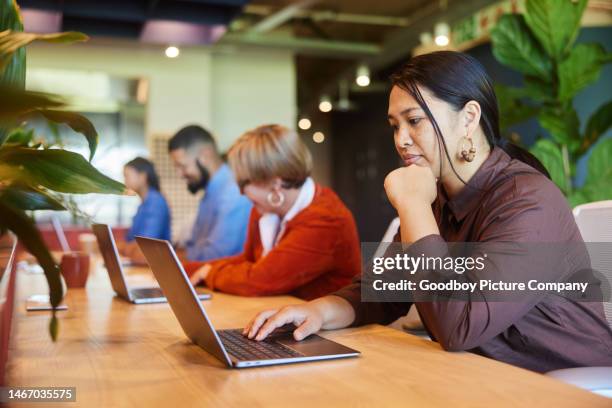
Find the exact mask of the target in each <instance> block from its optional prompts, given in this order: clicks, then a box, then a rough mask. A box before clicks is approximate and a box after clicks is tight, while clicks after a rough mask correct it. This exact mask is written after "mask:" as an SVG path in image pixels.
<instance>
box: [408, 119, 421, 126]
mask: <svg viewBox="0 0 612 408" xmlns="http://www.w3.org/2000/svg"><path fill="white" fill-rule="evenodd" d="M420 121H421V118H412V119H409V120H408V123H410V124H411V125H418V124H419V122H420Z"/></svg>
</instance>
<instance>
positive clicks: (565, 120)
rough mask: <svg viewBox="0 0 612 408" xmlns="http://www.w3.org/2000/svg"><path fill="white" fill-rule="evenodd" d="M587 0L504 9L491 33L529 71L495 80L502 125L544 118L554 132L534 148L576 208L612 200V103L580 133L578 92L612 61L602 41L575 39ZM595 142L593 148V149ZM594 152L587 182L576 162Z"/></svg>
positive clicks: (503, 55) (504, 53) (508, 61)
mask: <svg viewBox="0 0 612 408" xmlns="http://www.w3.org/2000/svg"><path fill="white" fill-rule="evenodd" d="M586 5H587V0H579V1H572V0H526V2H525V13H524V14H505V15H503V16H502V17H501V18H500V20H499V21H498V23H497V24H496V26H495V27H494V28H493V30H492V31H491V41H492V43H493V55H494V56H495V58H496V59H497V60H498V61H499V62H501V63H502V64H504V65H507V66H509V67H511V68H513V69H515V70H517V71H519V72H521V73H522V74H523V75H524V77H523V79H524V81H523V82H524V86H523V87H522V88H511V87H507V86H503V85H498V86H496V92H497V94H498V98H499V100H500V114H501V127H502V129H506V128H507V127H509V126H511V125H513V124H516V123H520V122H523V121H525V120H527V119H529V118H531V117H537V119H538V122H539V123H540V125H541V126H542V128H544V129H546V130H547V131H548V133H549V134H550V138H540V139H539V140H537V141H536V142H535V144H534V145H533V146H532V147H531V148H530V151H531V152H532V153H533V154H534V155H535V156H536V157H537V158H538V159H539V160H540V161H541V162H542V164H544V166H545V167H546V168H547V170H548V171H549V173H550V175H551V177H552V179H553V181H554V182H555V183H556V184H557V186H558V187H559V188H560V189H561V191H563V193H564V194H565V195H566V197H567V199H568V201H569V202H570V204H571V205H572V206H575V205H578V204H581V203H584V202H589V201H598V200H606V199H611V198H612V139H610V138H604V139H602V140H600V139H601V136H602V135H604V133H605V132H606V131H607V130H608V129H609V128H610V126H611V125H612V101H608V102H606V103H604V104H603V105H602V106H600V107H599V108H598V109H597V110H596V111H595V113H593V114H592V116H591V117H590V118H589V119H588V121H587V123H586V126H585V128H584V130H583V131H581V129H580V128H581V126H580V120H579V118H578V114H577V113H576V109H575V108H574V105H573V99H574V97H575V96H576V95H577V94H578V93H579V92H580V91H581V90H583V89H584V88H585V87H586V86H587V85H590V84H592V83H594V82H596V81H597V79H598V78H599V75H600V73H601V69H602V67H603V66H604V65H605V64H607V63H609V62H610V61H612V54H610V53H607V52H606V50H605V49H604V48H603V47H602V46H601V44H597V43H591V44H575V41H576V37H577V35H578V32H579V30H580V20H581V18H582V14H583V13H584V9H585V7H586ZM591 148H592V149H591ZM590 150H592V151H591V152H590V157H589V160H588V172H587V178H586V182H585V183H584V185H583V186H582V187H580V188H578V187H577V186H576V183H575V175H576V163H577V162H578V161H579V160H580V159H581V158H582V157H583V156H584V155H586V154H587V152H589V151H590Z"/></svg>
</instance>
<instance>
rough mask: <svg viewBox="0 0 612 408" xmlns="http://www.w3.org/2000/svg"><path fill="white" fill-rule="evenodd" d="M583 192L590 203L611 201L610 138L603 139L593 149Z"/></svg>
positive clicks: (611, 143) (611, 145)
mask: <svg viewBox="0 0 612 408" xmlns="http://www.w3.org/2000/svg"><path fill="white" fill-rule="evenodd" d="M584 190H585V191H586V193H587V195H588V197H589V199H590V200H591V201H600V200H610V199H612V138H606V139H603V140H602V141H600V142H599V143H597V144H596V145H595V146H594V147H593V150H592V151H591V155H590V156H589V162H588V171H587V180H586V182H585V184H584Z"/></svg>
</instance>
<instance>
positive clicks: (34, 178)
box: [0, 145, 125, 194]
mask: <svg viewBox="0 0 612 408" xmlns="http://www.w3.org/2000/svg"><path fill="white" fill-rule="evenodd" d="M0 178H5V179H9V180H11V179H12V180H15V181H17V182H23V183H27V184H30V185H39V186H42V187H45V188H48V189H50V190H53V191H58V192H62V193H77V194H79V193H110V194H121V193H122V192H123V191H124V189H125V187H124V185H123V184H121V183H118V182H117V181H115V180H113V179H110V178H108V177H107V176H105V175H104V174H102V173H100V172H99V171H98V170H96V168H95V167H93V166H92V165H91V164H90V163H89V162H88V161H87V160H85V159H84V158H83V156H81V155H80V154H77V153H74V152H69V151H66V150H60V149H46V150H36V149H30V148H24V147H15V146H7V145H5V146H2V147H0Z"/></svg>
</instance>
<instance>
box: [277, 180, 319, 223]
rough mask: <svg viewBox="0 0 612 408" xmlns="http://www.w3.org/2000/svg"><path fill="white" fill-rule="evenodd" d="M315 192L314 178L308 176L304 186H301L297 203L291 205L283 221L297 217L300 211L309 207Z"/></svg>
mask: <svg viewBox="0 0 612 408" xmlns="http://www.w3.org/2000/svg"><path fill="white" fill-rule="evenodd" d="M314 194H315V184H314V181H312V178H310V177H308V178H307V179H306V181H305V182H304V184H302V187H301V188H300V193H299V194H298V197H297V199H296V200H295V203H293V205H292V206H291V208H290V209H289V211H287V214H285V217H284V218H283V223H286V222H287V221H289V220H291V219H292V218H293V217H295V216H296V215H297V214H298V213H299V212H300V211H302V210H303V209H304V208H306V207H308V206H309V205H310V203H311V202H312V199H313V197H314Z"/></svg>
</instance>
